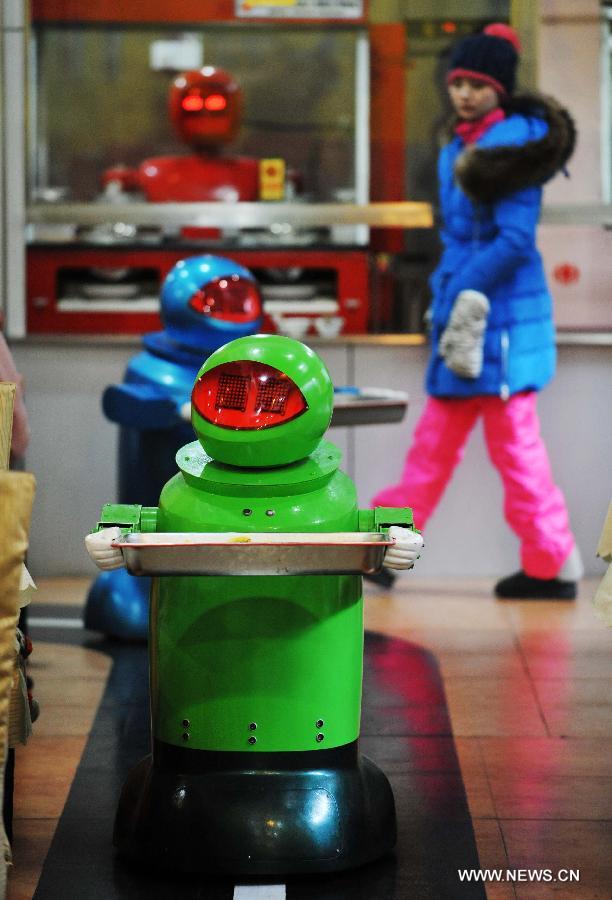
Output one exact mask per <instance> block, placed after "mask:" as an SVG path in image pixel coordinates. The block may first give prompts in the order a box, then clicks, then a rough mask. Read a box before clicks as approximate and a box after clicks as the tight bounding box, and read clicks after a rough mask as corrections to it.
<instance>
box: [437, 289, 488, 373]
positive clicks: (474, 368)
mask: <svg viewBox="0 0 612 900" xmlns="http://www.w3.org/2000/svg"><path fill="white" fill-rule="evenodd" d="M489 309H490V305H489V301H488V300H487V298H486V297H485V295H484V294H481V293H480V291H461V292H460V293H459V294H457V297H456V299H455V303H454V305H453V309H452V312H451V315H450V319H449V321H448V325H447V326H446V328H445V329H444V331H443V332H442V337H441V338H440V345H439V348H438V352H439V354H440V356H441V357H442V358H443V360H444V362H445V363H446V365H447V366H448V368H449V369H450V370H451V371H452V372H454V373H455V375H460V376H461V377H462V378H478V376H479V375H480V373H481V372H482V356H483V345H484V333H485V329H486V327H487V316H488V314H489Z"/></svg>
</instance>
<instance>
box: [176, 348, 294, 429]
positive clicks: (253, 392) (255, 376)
mask: <svg viewBox="0 0 612 900" xmlns="http://www.w3.org/2000/svg"><path fill="white" fill-rule="evenodd" d="M191 399H192V403H193V406H194V408H195V409H196V410H197V412H198V413H199V414H200V415H201V416H202V418H204V419H206V421H207V422H210V423H211V424H213V425H219V426H220V427H221V428H233V429H235V430H256V429H257V430H258V429H262V428H272V427H274V426H275V425H283V424H284V423H285V422H290V421H291V419H295V418H296V417H297V416H300V415H302V413H303V412H306V410H307V409H308V404H307V403H306V400H305V399H304V395H303V394H302V392H301V391H300V389H299V388H298V387H297V385H296V384H295V382H293V381H292V380H291V378H289V376H288V375H285V374H284V373H283V372H281V371H280V370H279V369H275V368H273V367H272V366H267V365H265V364H264V363H258V362H251V361H248V360H243V361H239V362H232V363H224V364H223V365H220V366H215V368H214V369H210V370H209V371H208V372H205V373H204V375H202V376H201V377H200V378H199V379H198V380H197V381H196V383H195V387H194V389H193V394H192V397H191Z"/></svg>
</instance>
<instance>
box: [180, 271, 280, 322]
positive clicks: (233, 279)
mask: <svg viewBox="0 0 612 900" xmlns="http://www.w3.org/2000/svg"><path fill="white" fill-rule="evenodd" d="M189 306H190V307H191V309H193V310H194V311H195V312H197V313H199V314H200V315H203V316H210V317H211V318H213V319H223V320H224V321H225V322H253V321H255V319H258V318H259V317H260V316H261V311H262V300H261V294H260V293H259V289H258V288H257V286H256V285H255V284H254V283H253V282H252V281H249V280H248V279H246V278H241V277H240V275H228V276H225V277H223V278H214V279H213V280H212V281H209V282H208V283H207V284H206V285H204V287H203V288H201V289H200V290H199V291H196V292H195V294H193V295H192V296H191V298H190V300H189Z"/></svg>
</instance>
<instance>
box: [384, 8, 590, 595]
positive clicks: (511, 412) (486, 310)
mask: <svg viewBox="0 0 612 900" xmlns="http://www.w3.org/2000/svg"><path fill="white" fill-rule="evenodd" d="M518 50H519V42H518V38H517V35H516V33H515V32H514V31H513V30H512V29H511V28H510V27H509V26H507V25H502V24H496V25H490V26H488V27H487V28H485V30H484V32H483V33H482V34H477V35H471V36H470V37H467V38H464V39H463V40H462V41H460V42H459V43H458V44H457V45H456V46H455V47H454V49H453V51H452V54H451V58H450V70H449V72H448V76H447V84H448V91H449V95H450V100H451V103H452V105H453V108H454V110H455V113H456V119H455V120H454V122H453V133H452V137H451V139H450V142H449V143H448V144H447V145H446V146H445V147H444V148H443V149H442V151H441V153H440V158H439V166H438V174H439V181H440V205H441V213H442V219H443V226H442V235H441V236H442V242H443V253H442V257H441V260H440V263H439V265H438V267H437V269H436V270H435V272H434V274H433V276H432V280H431V287H432V291H433V301H432V306H431V358H430V362H429V365H428V369H427V376H426V386H427V392H428V394H429V395H430V396H429V398H428V400H427V403H426V406H425V409H424V411H423V413H422V414H421V417H420V419H419V421H418V423H417V426H416V430H415V434H414V442H413V445H412V447H411V449H410V451H409V453H408V456H407V459H406V463H405V467H404V471H403V473H402V476H401V480H400V482H399V484H395V485H392V486H391V487H387V488H385V489H384V490H382V491H380V492H379V493H378V494H377V495H376V496H375V497H374V499H373V505H375V506H402V505H407V506H411V507H412V509H413V512H414V518H415V523H416V525H417V527H418V528H421V529H423V528H425V526H426V524H427V520H428V519H429V517H430V515H431V514H432V512H433V511H434V509H435V507H436V505H437V503H438V501H439V500H440V497H441V495H442V493H443V491H444V488H445V487H446V485H447V483H448V481H449V479H450V477H451V475H452V472H453V470H454V468H455V466H456V465H457V463H458V462H459V460H460V459H461V457H462V455H463V449H464V446H465V442H466V440H467V437H468V435H469V433H470V431H471V429H472V428H473V426H474V424H475V423H476V421H477V419H478V418H479V417H480V416H482V419H483V424H484V433H485V439H486V442H487V447H488V451H489V455H490V458H491V461H492V462H493V465H494V466H495V467H496V468H497V470H498V471H499V473H500V475H501V478H502V481H503V485H504V492H505V504H504V512H505V516H506V519H507V521H508V523H509V525H510V527H511V528H512V529H513V530H514V531H515V532H516V534H517V535H518V537H519V538H520V541H521V564H522V568H521V571H519V572H517V573H516V574H514V575H511V576H509V577H508V578H504V579H502V580H501V581H499V582H498V583H497V585H496V586H495V593H496V594H497V596H499V597H514V598H524V597H529V598H540V599H542V598H546V599H573V598H574V597H575V596H576V581H577V579H578V578H580V577H581V574H582V567H581V563H580V558H579V554H578V550H577V548H576V545H575V542H574V538H573V535H572V533H571V531H570V528H569V522H568V514H567V509H566V506H565V501H564V498H563V495H562V493H561V491H560V490H559V488H558V487H556V486H555V484H554V483H553V481H552V476H551V472H550V465H549V461H548V455H547V452H546V448H545V446H544V443H543V441H542V438H541V436H540V426H539V421H538V415H537V411H536V397H537V391H539V390H540V389H541V388H543V387H544V385H545V384H546V383H547V382H548V381H549V380H550V379H551V378H552V376H553V374H554V368H555V338H554V326H553V321H552V300H551V297H550V294H549V292H548V288H547V285H546V280H545V276H544V271H543V267H542V261H541V259H540V255H539V253H538V251H537V249H536V245H535V232H536V225H537V222H538V218H539V215H540V206H541V198H542V185H543V184H544V182H546V181H548V179H550V178H552V176H553V175H554V174H555V173H556V172H558V171H559V170H560V169H563V167H564V165H565V163H566V162H567V160H568V159H569V157H570V156H571V153H572V151H573V148H574V143H575V130H574V126H573V122H572V120H571V118H570V116H569V115H568V113H567V112H566V111H565V110H564V109H562V108H561V107H560V106H559V105H558V104H557V103H556V102H555V101H554V100H552V99H550V98H544V97H540V96H536V95H515V94H514V93H513V91H514V82H515V73H516V67H517V62H518Z"/></svg>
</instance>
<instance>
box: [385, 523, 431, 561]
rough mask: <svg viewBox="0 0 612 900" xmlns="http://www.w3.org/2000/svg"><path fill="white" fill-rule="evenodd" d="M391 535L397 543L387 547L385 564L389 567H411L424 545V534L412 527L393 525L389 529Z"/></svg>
mask: <svg viewBox="0 0 612 900" xmlns="http://www.w3.org/2000/svg"><path fill="white" fill-rule="evenodd" d="M389 537H390V538H393V539H394V541H395V543H394V544H392V545H391V546H390V547H387V552H386V553H385V558H384V565H385V567H386V568H387V569H411V568H412V567H413V566H414V564H415V562H416V561H417V559H418V558H419V556H420V555H421V554H420V551H421V549H422V547H423V536H422V535H420V534H419V533H418V532H417V531H413V530H412V528H403V527H401V526H400V525H392V526H391V528H390V529H389Z"/></svg>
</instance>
